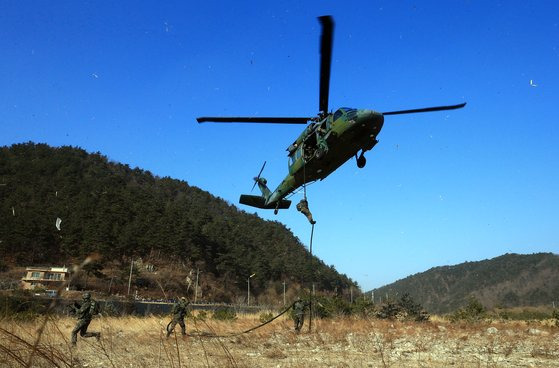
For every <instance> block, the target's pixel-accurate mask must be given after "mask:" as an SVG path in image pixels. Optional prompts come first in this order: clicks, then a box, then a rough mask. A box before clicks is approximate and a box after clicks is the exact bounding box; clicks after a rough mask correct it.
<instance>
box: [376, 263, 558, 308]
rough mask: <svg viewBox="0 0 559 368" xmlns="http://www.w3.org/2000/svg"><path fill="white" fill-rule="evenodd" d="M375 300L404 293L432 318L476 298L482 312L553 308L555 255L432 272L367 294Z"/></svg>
mask: <svg viewBox="0 0 559 368" xmlns="http://www.w3.org/2000/svg"><path fill="white" fill-rule="evenodd" d="M373 292H374V295H375V299H376V300H377V301H378V300H379V299H380V298H382V299H385V298H386V296H388V297H393V298H397V297H398V296H399V295H403V294H404V293H409V294H410V295H411V296H412V298H413V299H414V300H416V301H417V302H419V303H421V304H422V305H423V307H424V308H426V309H427V310H428V311H430V312H433V313H446V312H450V311H453V310H455V309H457V308H459V307H461V306H463V305H465V304H466V303H467V300H468V298H469V297H470V296H474V297H476V298H477V299H478V300H479V301H480V302H481V303H482V304H483V305H484V306H485V307H487V308H492V307H497V306H503V307H518V306H540V305H551V304H552V302H555V305H559V255H557V254H553V253H535V254H528V255H523V254H514V253H512V254H509V253H507V254H504V255H502V256H499V257H496V258H492V259H488V260H483V261H478V262H465V263H461V264H458V265H454V266H441V267H434V268H431V269H429V270H428V271H425V272H421V273H417V274H415V275H411V276H408V277H406V278H404V279H402V280H398V281H396V282H394V283H392V284H389V285H385V286H383V287H380V288H378V289H374V290H373Z"/></svg>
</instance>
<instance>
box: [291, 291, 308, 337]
mask: <svg viewBox="0 0 559 368" xmlns="http://www.w3.org/2000/svg"><path fill="white" fill-rule="evenodd" d="M308 306H309V303H308V302H305V301H303V300H301V299H297V300H296V301H295V303H293V322H295V331H296V332H300V331H301V328H302V327H303V322H305V308H307V307H308Z"/></svg>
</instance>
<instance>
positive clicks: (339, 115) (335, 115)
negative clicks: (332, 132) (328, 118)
mask: <svg viewBox="0 0 559 368" xmlns="http://www.w3.org/2000/svg"><path fill="white" fill-rule="evenodd" d="M343 113H344V112H343V111H342V109H338V110H336V112H335V113H334V121H336V120H338V119H339V118H340V117H341V116H342V114H343Z"/></svg>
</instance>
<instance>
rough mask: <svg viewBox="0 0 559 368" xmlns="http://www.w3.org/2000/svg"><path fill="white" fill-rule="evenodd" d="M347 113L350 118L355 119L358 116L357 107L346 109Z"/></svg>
mask: <svg viewBox="0 0 559 368" xmlns="http://www.w3.org/2000/svg"><path fill="white" fill-rule="evenodd" d="M345 114H346V115H347V117H348V119H353V118H355V117H356V116H357V110H356V109H349V108H348V109H346V111H345Z"/></svg>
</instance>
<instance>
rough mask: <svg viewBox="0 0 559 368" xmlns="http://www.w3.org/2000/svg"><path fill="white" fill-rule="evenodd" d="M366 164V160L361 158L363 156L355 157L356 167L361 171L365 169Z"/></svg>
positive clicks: (363, 157)
mask: <svg viewBox="0 0 559 368" xmlns="http://www.w3.org/2000/svg"><path fill="white" fill-rule="evenodd" d="M366 163H367V159H366V158H365V156H363V154H361V156H359V157H357V167H358V168H360V169H362V168H364V167H365V164H366Z"/></svg>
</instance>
